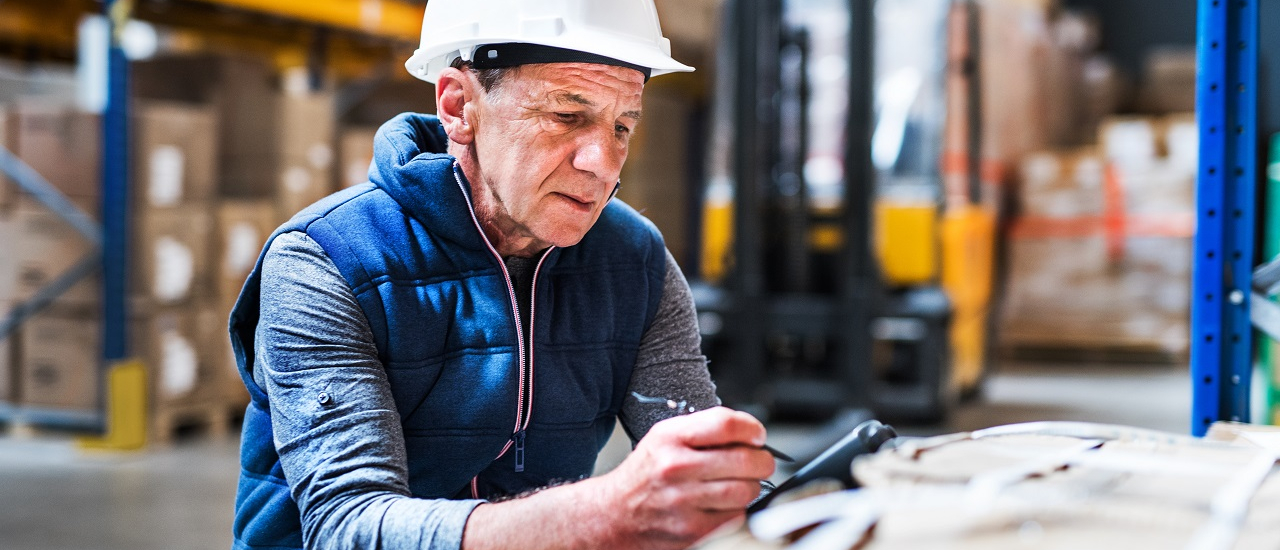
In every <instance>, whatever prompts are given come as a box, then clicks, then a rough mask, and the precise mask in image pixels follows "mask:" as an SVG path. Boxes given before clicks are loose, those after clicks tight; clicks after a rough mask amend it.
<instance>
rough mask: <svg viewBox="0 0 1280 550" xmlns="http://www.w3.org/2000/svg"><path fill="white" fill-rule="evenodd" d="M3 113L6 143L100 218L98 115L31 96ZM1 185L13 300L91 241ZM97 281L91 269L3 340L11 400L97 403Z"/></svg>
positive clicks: (2, 241)
mask: <svg viewBox="0 0 1280 550" xmlns="http://www.w3.org/2000/svg"><path fill="white" fill-rule="evenodd" d="M7 111H8V116H7V128H8V134H9V135H8V137H7V142H8V143H7V148H8V149H10V150H11V151H12V152H13V153H14V154H15V155H16V156H17V157H18V158H20V159H21V160H22V161H23V162H25V163H26V164H27V165H29V166H30V167H31V168H32V169H34V170H35V171H36V172H38V173H39V174H40V175H41V176H43V177H44V179H45V180H47V181H48V182H49V183H50V184H51V185H52V186H53V187H55V188H57V189H58V190H59V191H61V192H62V193H63V195H65V196H66V197H67V198H68V199H70V201H71V203H72V204H73V205H74V206H75V207H76V208H78V209H79V210H81V211H82V212H84V213H86V214H88V215H89V216H91V217H96V214H97V212H98V209H99V208H98V201H99V198H98V197H99V193H98V184H97V182H98V172H99V162H100V160H99V156H100V147H99V144H100V139H99V135H100V128H101V127H100V125H99V119H98V117H96V116H94V115H91V114H87V113H82V112H79V111H76V110H75V109H74V108H71V107H69V106H65V105H61V104H56V103H49V102H40V101H31V100H26V101H20V102H17V103H15V104H12V105H10V106H8V107H7ZM5 183H6V186H8V185H9V182H5ZM7 191H8V193H7V194H6V196H5V197H4V199H3V200H4V203H5V204H4V205H3V206H4V207H3V209H0V211H2V212H3V213H2V214H0V217H3V221H0V246H3V247H4V256H5V258H6V261H4V262H0V303H5V304H16V303H18V302H23V301H26V300H29V299H31V298H33V297H34V296H35V295H36V293H37V292H39V291H40V290H41V289H43V288H45V287H47V286H48V285H49V284H51V283H53V282H54V281H55V280H56V279H58V278H59V277H61V276H62V275H63V274H64V273H66V272H67V271H68V270H70V269H71V268H72V267H73V266H75V265H77V264H79V263H81V262H83V261H85V260H86V259H87V256H88V255H89V254H90V253H91V252H92V250H93V245H92V244H91V243H90V242H89V241H88V240H87V239H86V238H85V237H84V236H82V235H80V234H79V233H77V232H76V231H75V230H73V229H72V228H71V226H69V225H68V224H67V223H65V222H64V221H63V220H62V219H61V218H60V217H58V216H56V215H55V214H53V213H52V212H51V211H50V210H48V209H47V208H46V207H44V206H43V205H41V204H39V203H37V202H36V201H34V200H33V199H30V198H28V197H26V196H24V195H22V194H20V193H18V192H17V191H16V189H15V188H13V187H8V190H7ZM99 281H100V279H98V278H97V277H96V276H90V277H87V278H85V279H82V280H81V281H80V282H78V283H77V284H75V285H74V286H72V287H71V288H70V289H69V290H67V291H66V292H64V293H63V294H62V295H60V296H59V297H58V298H57V299H56V300H54V302H53V303H52V305H51V306H50V307H49V308H47V309H46V310H44V311H42V312H41V313H40V314H39V315H37V316H36V317H34V318H32V319H30V321H29V322H27V323H25V324H24V325H23V327H22V329H21V331H20V332H18V333H15V334H13V335H11V336H10V337H9V338H8V339H7V340H8V341H9V345H10V353H14V352H17V353H15V354H14V356H13V357H12V358H11V362H10V368H11V369H12V372H11V373H10V377H11V380H12V381H13V382H14V383H13V385H12V386H11V390H12V397H13V399H14V401H15V402H21V403H22V404H23V405H24V406H27V407H34V408H54V409H62V410H70V411H78V412H83V411H92V410H94V409H96V408H97V406H98V399H99V395H98V390H97V383H96V382H97V365H98V360H97V357H98V356H100V355H101V352H100V350H99V345H98V342H99V341H100V339H99V337H98V334H99V332H100V329H99V328H98V327H99V324H98V320H97V311H98V308H99V305H100V303H101V300H100V297H99V296H100V295H99V293H98V288H99V286H100V282H99ZM9 309H10V308H9V307H6V308H5V310H4V315H5V316H6V317H7V316H8V314H9V312H10V311H9Z"/></svg>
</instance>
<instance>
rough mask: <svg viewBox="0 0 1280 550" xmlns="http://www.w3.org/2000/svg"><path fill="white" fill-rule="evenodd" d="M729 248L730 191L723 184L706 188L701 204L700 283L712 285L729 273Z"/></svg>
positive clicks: (731, 218)
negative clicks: (702, 281)
mask: <svg viewBox="0 0 1280 550" xmlns="http://www.w3.org/2000/svg"><path fill="white" fill-rule="evenodd" d="M732 247H733V188H732V187H731V186H730V184H729V183H727V182H719V183H713V184H711V185H709V186H708V187H707V192H706V197H705V199H704V200H703V203H702V279H703V280H705V281H707V282H709V283H712V284H715V283H720V282H723V281H724V277H725V274H727V273H728V272H729V260H730V257H729V255H730V251H731V250H732Z"/></svg>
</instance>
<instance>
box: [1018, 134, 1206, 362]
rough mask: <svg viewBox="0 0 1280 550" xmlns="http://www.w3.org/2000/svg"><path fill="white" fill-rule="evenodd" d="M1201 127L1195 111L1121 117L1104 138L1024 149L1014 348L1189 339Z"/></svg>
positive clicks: (1147, 349)
mask: <svg viewBox="0 0 1280 550" xmlns="http://www.w3.org/2000/svg"><path fill="white" fill-rule="evenodd" d="M1196 138H1197V133H1196V128H1195V122H1194V119H1193V118H1192V117H1191V116H1190V115H1173V116H1168V117H1162V118H1114V119H1111V120H1108V121H1107V122H1106V123H1104V124H1103V126H1102V129H1101V131H1100V136H1099V140H1098V141H1099V142H1100V144H1101V145H1100V147H1089V148H1083V149H1077V150H1068V151H1051V152H1044V153H1038V154H1034V155H1030V156H1028V157H1027V159H1026V160H1025V161H1024V162H1023V164H1022V182H1023V188H1022V192H1021V197H1020V198H1021V201H1020V206H1021V213H1020V215H1019V217H1018V218H1017V219H1015V220H1014V223H1013V226H1012V230H1011V232H1010V234H1009V284H1008V289H1007V295H1006V302H1005V308H1004V312H1003V317H1004V318H1003V323H1002V335H1001V338H1002V342H1003V345H1004V346H1005V347H1006V348H1011V349H1015V350H1016V349H1023V348H1051V349H1062V348H1070V349H1082V350H1083V349H1089V350H1099V349H1101V350H1114V351H1118V352H1139V353H1144V354H1145V353H1156V354H1161V355H1166V356H1168V354H1171V355H1173V356H1178V355H1181V354H1184V353H1185V352H1186V351H1187V349H1188V346H1189V341H1188V334H1189V325H1188V323H1189V319H1188V315H1189V304H1190V289H1191V265H1192V237H1193V235H1194V231H1195V211H1194V200H1195V166H1196V150H1197V146H1196Z"/></svg>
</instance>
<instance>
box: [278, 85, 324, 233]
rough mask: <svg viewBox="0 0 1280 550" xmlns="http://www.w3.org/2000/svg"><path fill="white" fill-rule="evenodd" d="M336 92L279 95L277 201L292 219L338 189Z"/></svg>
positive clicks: (280, 213) (281, 215)
mask: <svg viewBox="0 0 1280 550" xmlns="http://www.w3.org/2000/svg"><path fill="white" fill-rule="evenodd" d="M333 101H334V96H333V94H331V93H302V94H296V93H284V94H281V96H280V98H279V105H280V109H279V112H280V134H279V138H278V139H277V141H276V143H277V146H278V147H279V148H280V151H279V157H278V158H279V159H280V165H279V171H278V173H277V174H276V180H275V181H276V201H277V205H278V213H279V215H280V217H281V219H288V218H289V217H292V216H293V215H294V214H296V213H297V212H298V211H299V210H302V209H303V208H306V207H307V206H309V205H311V203H313V202H316V201H318V200H320V199H322V198H324V197H326V196H328V195H329V194H330V193H332V192H333V191H334V184H333V177H334V174H333V172H334V160H335V154H334V151H333V144H334V140H335V132H336V126H335V118H336V116H335V114H334V108H335V107H334V104H333Z"/></svg>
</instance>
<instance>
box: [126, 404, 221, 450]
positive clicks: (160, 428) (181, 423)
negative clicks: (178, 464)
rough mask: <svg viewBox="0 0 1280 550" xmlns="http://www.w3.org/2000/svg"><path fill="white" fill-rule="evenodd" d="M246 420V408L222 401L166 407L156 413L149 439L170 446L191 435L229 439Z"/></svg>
mask: <svg viewBox="0 0 1280 550" xmlns="http://www.w3.org/2000/svg"><path fill="white" fill-rule="evenodd" d="M243 417H244V406H243V405H241V404H238V403H229V402H227V401H222V400H209V401H191V402H169V403H162V404H159V405H157V406H156V407H155V409H154V411H153V413H152V418H151V433H150V434H149V437H148V439H149V440H150V442H151V443H152V444H157V445H167V444H170V443H173V442H174V441H176V440H177V439H180V438H182V437H186V436H188V435H199V436H201V437H213V438H221V437H228V436H230V435H233V433H234V430H236V429H238V427H239V425H240V421H241V420H242V419H243Z"/></svg>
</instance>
